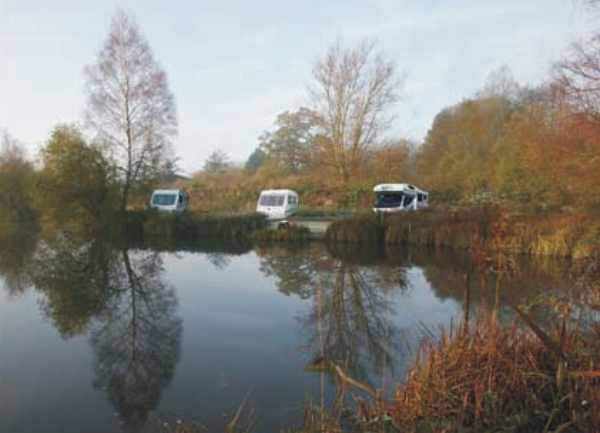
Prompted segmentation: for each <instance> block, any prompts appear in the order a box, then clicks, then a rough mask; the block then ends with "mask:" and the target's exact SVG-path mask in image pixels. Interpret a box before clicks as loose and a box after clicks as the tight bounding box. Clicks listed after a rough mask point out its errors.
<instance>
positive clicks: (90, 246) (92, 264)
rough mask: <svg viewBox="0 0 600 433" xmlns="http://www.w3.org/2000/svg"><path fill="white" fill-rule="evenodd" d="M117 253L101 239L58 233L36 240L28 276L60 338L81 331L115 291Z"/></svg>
mask: <svg viewBox="0 0 600 433" xmlns="http://www.w3.org/2000/svg"><path fill="white" fill-rule="evenodd" d="M117 269H118V256H117V254H116V252H115V251H114V249H113V248H112V246H111V245H110V244H109V243H108V242H106V241H104V240H103V239H91V240H81V239H76V238H72V237H70V236H68V235H64V234H61V235H60V236H56V237H55V238H53V239H50V240H45V241H43V242H41V243H40V245H39V248H38V250H37V252H36V254H35V258H34V260H33V263H32V268H31V275H32V278H33V283H34V285H35V287H36V289H37V290H39V291H40V292H42V293H43V294H44V295H45V296H44V298H43V300H42V301H41V303H42V308H43V310H44V312H45V313H46V315H47V316H48V317H49V318H50V320H51V321H52V323H53V324H54V326H55V327H56V329H57V330H58V331H59V332H60V334H61V335H62V336H63V337H64V338H68V337H71V336H75V335H80V334H83V333H85V332H86V331H87V330H88V328H89V325H90V323H91V321H92V320H93V319H94V318H95V317H98V316H99V314H100V313H101V312H102V311H104V310H105V309H106V308H107V305H108V302H109V300H110V299H111V297H114V296H115V294H116V291H115V287H114V286H113V284H114V279H115V275H116V273H117Z"/></svg>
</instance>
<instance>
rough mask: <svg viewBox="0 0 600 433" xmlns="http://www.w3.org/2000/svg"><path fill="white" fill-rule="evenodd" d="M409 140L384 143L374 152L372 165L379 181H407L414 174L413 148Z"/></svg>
mask: <svg viewBox="0 0 600 433" xmlns="http://www.w3.org/2000/svg"><path fill="white" fill-rule="evenodd" d="M412 147H413V145H412V144H411V143H410V142H409V141H408V140H403V139H401V140H395V141H388V142H386V143H384V144H383V145H382V146H381V147H380V148H378V149H376V150H375V151H374V152H373V156H372V160H373V162H372V166H373V169H374V170H373V173H374V174H375V176H376V177H377V182H391V183H394V182H399V181H407V180H408V179H409V178H410V177H411V176H412V171H413V170H412V167H411V165H412V161H411V156H412V155H411V149H412Z"/></svg>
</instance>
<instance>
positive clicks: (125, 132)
mask: <svg viewBox="0 0 600 433" xmlns="http://www.w3.org/2000/svg"><path fill="white" fill-rule="evenodd" d="M85 76H86V93H87V107H86V121H87V124H88V126H89V127H90V128H91V129H92V130H93V131H94V133H95V134H96V135H97V138H96V139H97V140H98V141H99V142H100V143H102V146H103V150H104V152H105V155H106V156H107V157H108V158H109V159H110V160H111V161H113V163H114V164H115V166H116V167H117V169H118V172H119V177H120V179H121V183H122V188H121V204H120V208H121V210H122V211H124V210H125V209H126V208H127V204H128V202H129V199H130V193H131V191H132V189H134V188H136V187H138V186H140V185H143V184H144V183H145V182H148V181H150V180H152V179H154V178H155V177H156V176H157V175H159V174H160V172H161V171H163V170H162V169H163V166H164V165H165V164H168V163H169V161H170V158H171V153H170V152H171V140H172V139H173V137H174V136H175V135H176V133H177V118H176V110H175V100H174V98H173V95H172V94H171V91H170V90H169V86H168V82H167V75H166V73H165V71H164V70H163V69H162V68H161V66H160V65H159V64H158V63H157V61H156V60H155V58H154V55H153V53H152V50H151V49H150V46H149V44H148V42H147V40H146V39H145V37H144V36H143V35H142V33H141V31H140V29H139V27H138V25H137V24H136V22H135V20H134V18H133V17H132V16H130V15H128V14H126V13H125V12H123V11H122V10H118V11H117V12H116V14H115V15H114V17H113V20H112V24H111V28H110V32H109V34H108V37H107V38H106V41H105V42H104V45H103V47H102V49H101V50H100V52H99V54H98V57H97V59H96V62H95V63H94V64H92V65H90V66H87V67H86V68H85Z"/></svg>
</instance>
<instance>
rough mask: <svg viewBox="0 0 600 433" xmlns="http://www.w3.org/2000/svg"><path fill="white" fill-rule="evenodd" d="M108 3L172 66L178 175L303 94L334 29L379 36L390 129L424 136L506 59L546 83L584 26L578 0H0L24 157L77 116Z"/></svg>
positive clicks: (2, 58) (3, 89)
mask: <svg viewBox="0 0 600 433" xmlns="http://www.w3.org/2000/svg"><path fill="white" fill-rule="evenodd" d="M118 6H120V7H122V8H124V9H125V10H127V11H128V12H131V13H133V14H134V15H135V16H136V18H137V21H138V23H139V25H140V27H141V28H142V31H143V32H144V34H145V36H146V38H147V39H148V40H149V42H150V45H151V46H152V48H153V50H154V54H155V56H156V58H157V60H158V61H159V62H160V63H161V64H162V65H163V67H164V68H165V69H166V71H167V73H168V76H169V83H170V87H171V90H172V91H173V93H174V94H175V97H176V100H177V110H178V114H179V137H178V138H177V140H176V143H175V144H176V151H177V154H178V156H179V157H180V158H181V166H182V168H183V169H184V171H186V172H187V173H190V172H192V171H194V170H196V169H198V168H200V167H201V166H202V163H203V161H204V159H205V158H206V156H207V155H208V154H209V153H210V152H212V151H213V150H215V149H222V150H225V151H226V152H227V153H229V154H230V155H231V157H232V158H233V159H234V160H236V161H244V160H245V159H246V158H247V157H248V155H249V154H250V153H251V152H252V150H253V149H254V148H255V147H256V142H257V137H258V135H259V134H260V132H261V131H263V130H264V129H267V128H269V127H270V126H271V125H272V123H273V120H274V118H275V116H276V115H277V114H278V113H279V112H281V111H284V110H286V109H293V108H296V107H298V106H300V105H302V104H306V103H307V98H306V92H305V89H306V85H307V83H308V82H309V80H310V77H311V69H312V66H313V64H314V62H315V60H316V59H317V58H318V57H319V56H320V55H321V54H322V53H323V52H324V51H325V50H326V49H327V47H328V46H330V45H331V44H332V43H333V42H335V41H336V39H338V38H342V39H343V40H344V41H345V42H347V43H348V44H351V43H353V42H356V41H358V40H360V39H361V38H365V37H368V38H376V39H377V40H378V43H379V46H380V48H381V49H382V50H383V51H384V52H385V53H386V55H387V56H388V57H390V58H392V59H394V60H395V61H396V62H397V64H398V67H399V69H400V70H401V71H403V72H404V73H405V74H406V81H405V87H404V90H403V94H404V97H403V99H402V101H401V102H400V103H399V104H398V105H397V106H396V108H395V113H396V115H397V121H396V125H395V130H394V134H398V135H403V136H408V137H411V138H415V139H422V138H423V136H424V135H425V134H426V132H427V130H428V128H429V126H430V125H431V121H432V120H433V117H434V116H435V114H436V113H437V112H438V111H439V110H440V109H441V108H443V107H445V106H447V105H451V104H454V103H457V102H459V101H460V100H461V99H463V98H465V97H468V96H470V95H472V94H473V93H474V92H475V91H477V89H478V88H479V87H481V85H482V83H483V82H484V81H485V78H486V76H487V75H488V74H489V72H490V71H492V70H494V69H497V68H498V67H500V66H502V65H508V66H510V68H511V69H512V72H513V75H514V76H515V78H516V79H517V80H518V81H519V82H521V83H530V84H539V83H542V82H543V81H544V80H545V79H547V77H548V73H549V69H550V66H551V64H552V62H553V61H554V60H556V59H557V58H559V57H560V56H561V55H562V54H563V53H564V52H565V50H566V48H567V47H568V44H569V43H570V42H572V41H573V40H575V39H577V38H581V37H582V35H583V32H584V29H585V28H586V26H588V27H589V25H590V23H589V21H590V18H589V17H587V16H586V14H585V11H584V10H583V9H582V8H581V7H578V6H577V1H576V0H573V1H570V0H498V1H492V0H318V1H312V0H304V1H285V0H268V1H266V0H265V1H261V0H254V1H249V0H238V1H234V0H193V1H164V0H152V1H151V0H144V1H121V2H113V1H85V2H84V1H80V0H77V1H75V0H73V1H66V0H52V1H48V0H39V1H28V0H14V1H13V0H0V129H1V128H5V129H7V130H8V131H9V132H10V133H11V134H12V135H14V136H16V137H17V138H19V139H20V140H21V141H24V142H25V143H27V146H28V149H29V152H30V154H31V155H32V156H36V155H37V149H38V148H39V146H40V145H42V144H43V143H44V141H45V140H46V139H47V137H48V134H49V132H50V130H51V129H52V127H53V126H54V125H55V124H56V123H59V122H76V121H79V120H80V119H81V117H82V116H81V114H82V110H83V105H84V98H83V83H84V80H83V73H82V71H83V67H84V66H85V65H86V64H89V63H92V62H93V61H94V58H95V56H96V54H97V52H98V50H99V49H100V47H101V45H102V43H103V41H104V38H105V37H106V34H107V32H108V30H109V25H110V20H111V16H112V14H113V12H114V11H115V8H116V7H118Z"/></svg>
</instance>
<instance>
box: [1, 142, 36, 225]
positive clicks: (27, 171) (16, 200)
mask: <svg viewBox="0 0 600 433" xmlns="http://www.w3.org/2000/svg"><path fill="white" fill-rule="evenodd" d="M0 140H1V146H2V148H1V149H0V223H1V224H16V223H23V222H31V221H33V219H34V217H35V215H34V211H33V207H32V189H33V184H34V179H35V172H34V169H33V165H32V164H31V163H30V162H29V161H28V160H27V159H26V157H25V152H24V151H23V148H22V145H21V144H20V143H18V142H17V141H16V140H15V139H13V138H12V137H10V136H9V135H8V134H6V133H5V134H3V135H2V137H0Z"/></svg>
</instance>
